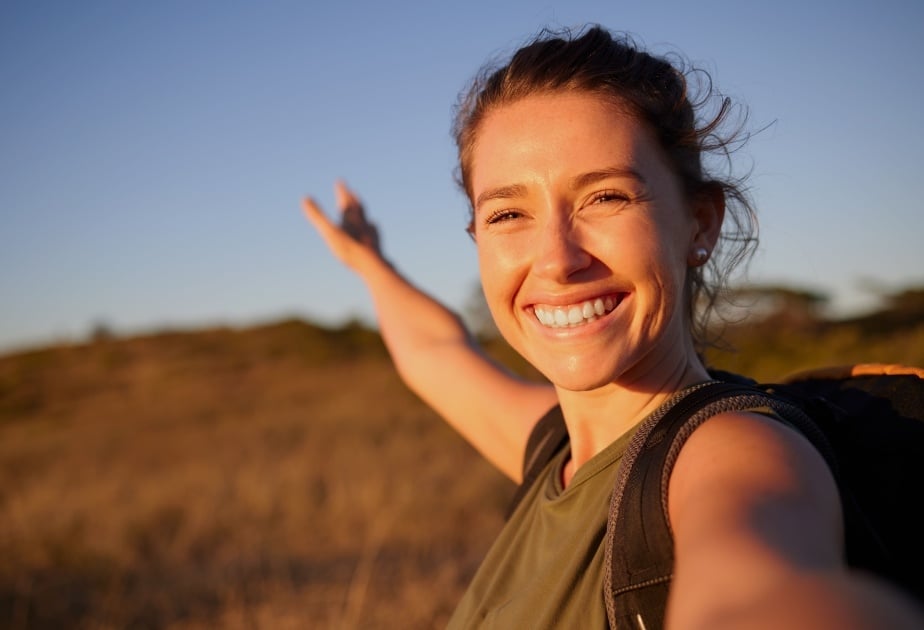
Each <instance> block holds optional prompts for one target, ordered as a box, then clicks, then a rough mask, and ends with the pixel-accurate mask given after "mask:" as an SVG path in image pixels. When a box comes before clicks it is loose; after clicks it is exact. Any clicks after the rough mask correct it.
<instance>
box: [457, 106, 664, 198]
mask: <svg viewBox="0 0 924 630" xmlns="http://www.w3.org/2000/svg"><path fill="white" fill-rule="evenodd" d="M471 158H472V160H471V174H472V178H471V181H472V192H473V196H474V197H477V195H478V191H479V190H480V189H484V188H486V187H492V186H497V185H504V184H506V183H509V180H511V179H514V180H519V179H524V178H525V179H533V178H536V177H541V178H548V179H554V178H555V177H557V176H569V177H572V176H574V175H575V174H579V173H580V172H587V171H592V170H596V169H600V168H601V167H607V168H612V167H621V168H627V169H628V168H631V169H634V170H639V171H658V170H664V169H667V170H670V169H669V167H668V164H667V161H666V159H665V158H664V156H663V152H662V150H661V148H660V146H659V144H658V142H657V140H656V138H655V135H654V133H653V132H652V131H651V130H650V128H649V127H648V125H647V124H645V123H644V122H642V121H640V120H639V119H638V118H637V117H635V116H634V115H632V114H631V113H630V111H629V109H628V107H626V106H625V105H623V104H622V103H620V102H618V101H615V100H614V99H612V98H610V97H606V96H601V95H597V94H593V93H588V92H577V93H571V92H569V93H557V92H555V93H542V94H536V95H531V96H528V97H525V98H522V99H520V100H517V101H514V102H513V103H510V104H506V105H502V106H499V107H496V108H494V109H493V110H491V111H490V112H489V113H488V114H487V115H486V116H485V117H484V119H483V120H482V122H481V125H480V128H479V130H478V133H477V136H476V139H475V143H474V146H473V151H472V155H471ZM652 174H654V173H652Z"/></svg>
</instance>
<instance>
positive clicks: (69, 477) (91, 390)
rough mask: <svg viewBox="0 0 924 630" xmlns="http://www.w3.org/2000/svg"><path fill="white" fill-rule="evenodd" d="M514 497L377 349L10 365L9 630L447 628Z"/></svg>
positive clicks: (320, 336) (152, 342)
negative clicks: (504, 510) (503, 514)
mask: <svg viewBox="0 0 924 630" xmlns="http://www.w3.org/2000/svg"><path fill="white" fill-rule="evenodd" d="M351 336H352V337H353V338H352V339H351ZM511 490H512V487H511V486H510V484H509V483H508V482H507V481H505V480H504V479H502V478H501V477H500V476H499V475H498V474H497V473H495V472H494V471H493V469H491V468H489V467H488V465H487V464H485V463H484V462H483V461H482V460H481V459H480V458H479V457H478V456H477V455H476V454H475V453H474V452H473V451H472V450H471V449H469V447H468V446H467V445H466V444H464V443H462V442H461V441H460V440H459V438H458V437H457V436H456V435H455V434H454V433H452V432H451V431H450V430H449V429H448V428H446V427H445V426H444V425H443V424H442V423H441V421H439V420H438V418H436V417H435V416H434V414H433V413H432V412H431V411H430V410H429V409H427V408H426V407H425V406H424V405H423V404H422V403H421V402H419V401H418V400H417V399H416V398H415V397H414V396H413V395H412V394H411V393H409V392H408V391H407V390H406V389H405V387H404V386H403V385H402V384H401V383H400V381H399V380H398V377H397V375H396V374H395V372H394V371H393V369H392V368H391V365H390V363H389V362H388V360H387V358H386V357H385V354H384V351H383V350H382V348H381V345H380V343H379V342H378V339H377V337H373V336H372V335H371V334H370V333H364V332H363V331H361V330H357V329H354V330H347V331H345V332H344V331H342V332H341V333H339V334H333V333H329V332H325V331H320V330H319V329H316V328H314V327H311V326H308V325H304V324H300V323H297V322H288V323H284V324H281V325H278V326H271V327H267V328H262V329H255V330H250V331H243V332H233V331H222V330H218V331H205V332H199V333H195V334H164V335H157V336H152V337H148V338H139V339H129V340H124V341H115V340H112V341H101V342H98V343H94V344H89V345H85V346H76V347H61V348H50V349H46V350H42V351H37V352H33V353H27V354H22V355H17V356H14V357H8V358H5V359H2V360H0V514H2V519H0V627H5V628H22V629H24V628H35V629H38V628H41V629H45V628H48V629H51V628H55V629H60V628H100V629H103V628H151V629H153V628H189V629H192V628H215V627H221V628H359V627H363V628H396V627H403V628H412V627H413V628H427V627H440V626H441V625H443V624H444V622H445V620H446V619H447V615H448V614H449V613H450V612H451V610H452V607H453V605H454V603H455V601H456V600H457V598H458V597H459V595H460V593H461V591H462V590H463V588H464V586H465V584H466V583H467V581H468V579H469V577H470V576H471V574H472V572H473V570H474V568H475V567H476V566H477V564H478V562H479V560H480V558H481V556H482V554H483V553H484V551H485V549H486V546H487V545H488V544H489V542H490V540H491V539H492V537H493V535H494V534H495V532H496V531H497V529H498V528H499V526H500V524H501V521H502V512H503V507H504V505H505V502H506V500H507V497H508V496H509V493H510V491H511Z"/></svg>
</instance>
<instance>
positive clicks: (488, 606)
mask: <svg viewBox="0 0 924 630" xmlns="http://www.w3.org/2000/svg"><path fill="white" fill-rule="evenodd" d="M632 434H633V431H629V432H627V434H626V435H625V436H623V437H621V438H620V439H618V440H616V441H615V442H613V443H612V444H610V445H609V446H608V447H607V448H605V449H604V450H603V451H601V452H600V453H598V454H597V455H596V456H594V457H593V458H592V459H591V460H590V461H588V462H587V463H586V464H584V465H583V466H581V468H580V469H579V470H578V471H577V472H576V473H575V475H574V478H573V479H572V480H571V484H570V485H569V486H568V487H567V488H566V489H564V490H563V489H562V484H561V470H562V466H563V465H564V463H565V461H566V460H567V457H568V455H569V449H568V448H567V447H565V448H564V449H563V450H562V452H560V453H558V454H557V455H556V456H555V457H554V458H553V459H552V461H551V462H549V464H548V466H546V468H545V470H544V471H543V472H542V475H541V476H540V478H539V479H538V480H537V482H536V483H535V484H533V486H532V488H531V489H530V491H529V492H528V493H527V494H526V496H525V497H524V498H523V501H522V502H521V503H520V505H519V506H518V507H517V509H516V511H515V512H514V513H513V515H512V516H511V517H510V519H509V520H508V522H507V523H506V525H505V526H504V528H503V530H501V533H500V535H499V536H498V538H497V540H496V541H495V542H494V544H493V545H492V547H491V549H490V550H489V551H488V553H487V555H486V556H485V559H484V562H483V563H482V564H481V566H480V567H479V569H478V572H477V573H476V574H475V577H474V578H473V579H472V583H471V584H470V585H469V588H468V591H467V592H466V593H465V595H464V596H463V598H462V600H461V602H460V603H459V606H458V607H457V608H456V611H455V613H454V614H453V616H452V618H451V619H450V621H449V626H448V628H449V629H450V630H461V629H466V630H467V629H470V628H503V629H504V630H509V629H511V628H530V629H531V630H541V629H543V628H581V629H582V630H584V629H589V628H607V619H606V607H605V605H604V601H603V573H604V545H603V541H604V537H605V535H606V520H607V515H608V512H609V504H610V497H611V495H612V493H613V487H614V484H615V482H616V473H617V471H618V469H619V462H620V460H621V459H622V456H623V453H625V450H626V447H627V446H628V443H629V440H630V438H631V436H632Z"/></svg>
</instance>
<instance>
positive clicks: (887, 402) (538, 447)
mask: <svg viewBox="0 0 924 630" xmlns="http://www.w3.org/2000/svg"><path fill="white" fill-rule="evenodd" d="M712 375H713V378H715V379H716V380H715V381H712V382H710V383H706V384H702V385H700V386H697V387H695V388H691V389H690V390H685V392H683V393H682V395H678V396H676V397H674V398H673V399H671V400H669V401H667V402H666V403H665V404H664V405H662V407H661V408H660V409H658V410H657V411H655V412H654V413H653V414H652V415H651V416H649V417H648V418H647V419H646V420H645V421H643V422H642V424H641V425H639V427H638V429H637V430H636V433H635V435H634V436H633V438H632V441H631V443H630V445H629V447H628V448H627V450H626V453H625V455H624V456H623V460H622V463H621V465H620V469H619V472H618V474H617V479H616V485H615V488H614V491H613V496H612V500H611V503H610V509H609V516H608V521H607V527H606V540H605V545H606V547H605V558H606V567H605V577H604V598H605V602H606V608H607V616H608V618H609V623H610V626H611V627H613V628H642V627H643V628H647V630H654V629H655V628H661V627H662V626H663V625H664V609H665V606H666V603H667V594H668V590H669V587H670V581H671V574H672V571H673V539H672V536H671V530H670V524H669V521H668V517H667V482H668V479H669V478H670V473H671V470H672V468H673V465H674V463H675V462H676V460H677V455H678V453H679V452H680V448H681V447H682V446H683V444H684V442H685V441H686V439H687V437H689V435H690V434H691V433H692V432H693V430H694V429H696V427H698V426H699V425H700V424H702V423H703V422H704V421H705V420H707V419H708V418H710V417H712V416H714V415H716V414H718V413H722V412H725V411H742V410H749V409H762V408H768V407H769V408H771V409H773V410H774V411H775V412H776V414H777V415H778V416H780V417H782V418H783V419H784V420H785V421H786V422H787V423H788V424H790V425H792V426H793V427H795V428H796V429H798V430H799V431H801V432H802V433H803V434H804V435H805V436H806V437H807V438H808V439H809V440H810V441H811V442H812V444H813V445H814V446H815V447H816V448H817V449H818V450H819V452H820V453H821V454H822V455H823V456H824V457H825V459H826V461H827V462H828V465H829V466H830V468H831V470H832V472H833V473H834V476H835V479H836V480H837V483H838V487H839V490H840V494H841V501H842V503H843V505H844V522H845V546H846V557H847V562H848V564H849V565H850V566H853V567H857V568H862V569H865V570H868V571H871V572H873V573H876V574H878V575H880V576H881V577H883V578H885V579H887V580H889V581H890V582H892V583H894V584H896V585H897V586H899V587H900V588H903V589H904V590H905V591H907V592H909V593H910V594H911V595H913V596H915V597H916V598H917V599H918V600H919V601H921V602H924V544H922V536H924V519H922V518H921V517H919V516H918V509H917V507H916V506H915V503H916V500H917V498H918V496H920V495H919V493H921V492H924V369H920V368H913V367H905V366H890V365H882V364H866V365H853V366H847V367H842V368H841V367H838V368H827V369H824V370H813V371H810V372H804V373H801V374H799V375H796V376H792V377H789V378H787V379H785V380H784V381H782V382H780V383H776V384H758V383H756V382H754V381H752V380H750V379H745V378H743V377H740V376H737V375H734V374H730V373H726V372H718V371H715V372H713V373H712ZM567 441H568V434H567V431H566V429H565V424H564V419H563V417H562V415H561V409H560V408H558V407H555V408H553V409H552V410H551V411H549V412H548V413H547V414H546V415H545V416H544V417H543V418H542V419H540V421H539V422H538V423H537V424H536V427H535V428H534V429H533V432H532V434H531V435H530V438H529V442H528V444H527V448H526V457H525V459H524V468H523V472H524V474H523V483H522V484H521V485H520V487H519V489H518V491H517V494H516V495H515V496H514V499H513V502H512V505H511V507H510V511H511V512H512V511H513V509H514V508H515V507H516V505H517V504H518V503H519V502H520V500H521V499H522V497H523V494H524V493H525V492H526V490H527V489H528V488H529V486H530V485H532V484H533V483H534V482H535V480H536V478H537V477H538V475H539V474H540V473H541V471H542V469H543V468H544V467H545V465H546V464H547V463H548V461H549V460H550V459H551V458H552V456H554V454H555V453H556V452H558V451H559V450H560V449H561V448H563V447H564V446H565V444H567ZM617 541H619V544H617Z"/></svg>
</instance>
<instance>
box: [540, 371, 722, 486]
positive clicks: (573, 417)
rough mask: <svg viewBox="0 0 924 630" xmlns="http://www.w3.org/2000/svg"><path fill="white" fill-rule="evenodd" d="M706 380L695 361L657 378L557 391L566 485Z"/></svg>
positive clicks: (652, 375) (646, 377) (704, 372)
mask: <svg viewBox="0 0 924 630" xmlns="http://www.w3.org/2000/svg"><path fill="white" fill-rule="evenodd" d="M708 379H709V374H708V372H707V371H706V368H705V367H703V365H702V363H701V362H700V361H699V359H698V358H695V359H693V360H690V361H684V362H682V363H680V364H678V365H676V366H675V367H674V368H673V369H672V370H669V371H667V370H663V369H660V370H658V374H657V375H655V374H646V375H645V376H643V377H640V378H636V379H626V380H624V381H623V380H620V381H617V382H613V383H609V384H607V385H605V386H603V387H601V388H598V389H594V390H591V391H583V392H578V391H569V390H564V389H560V388H559V389H558V400H559V403H560V404H561V408H562V413H563V415H564V417H565V424H566V425H567V427H568V435H569V438H570V442H571V461H570V462H568V465H567V466H566V468H565V479H564V481H565V483H566V484H567V483H568V482H570V480H571V476H573V474H574V472H575V471H576V470H577V469H578V468H580V467H581V466H582V465H584V464H585V463H586V462H587V461H588V460H589V459H591V458H592V457H593V456H594V455H596V454H597V453H599V452H600V451H602V450H603V449H604V448H606V447H607V446H609V445H610V444H612V443H613V442H614V441H615V440H617V439H619V438H620V437H622V436H623V435H625V434H627V433H629V432H631V431H633V430H634V429H635V427H636V426H637V425H638V423H639V422H641V421H642V420H644V419H645V418H646V417H647V416H648V415H649V414H650V413H651V412H653V411H654V410H655V409H657V408H658V407H659V406H660V405H661V404H662V403H664V401H666V400H667V399H668V398H669V397H670V396H672V395H673V394H675V393H677V392H678V391H680V390H682V389H683V388H685V387H688V386H690V385H694V384H696V383H701V382H703V381H706V380H708Z"/></svg>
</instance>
